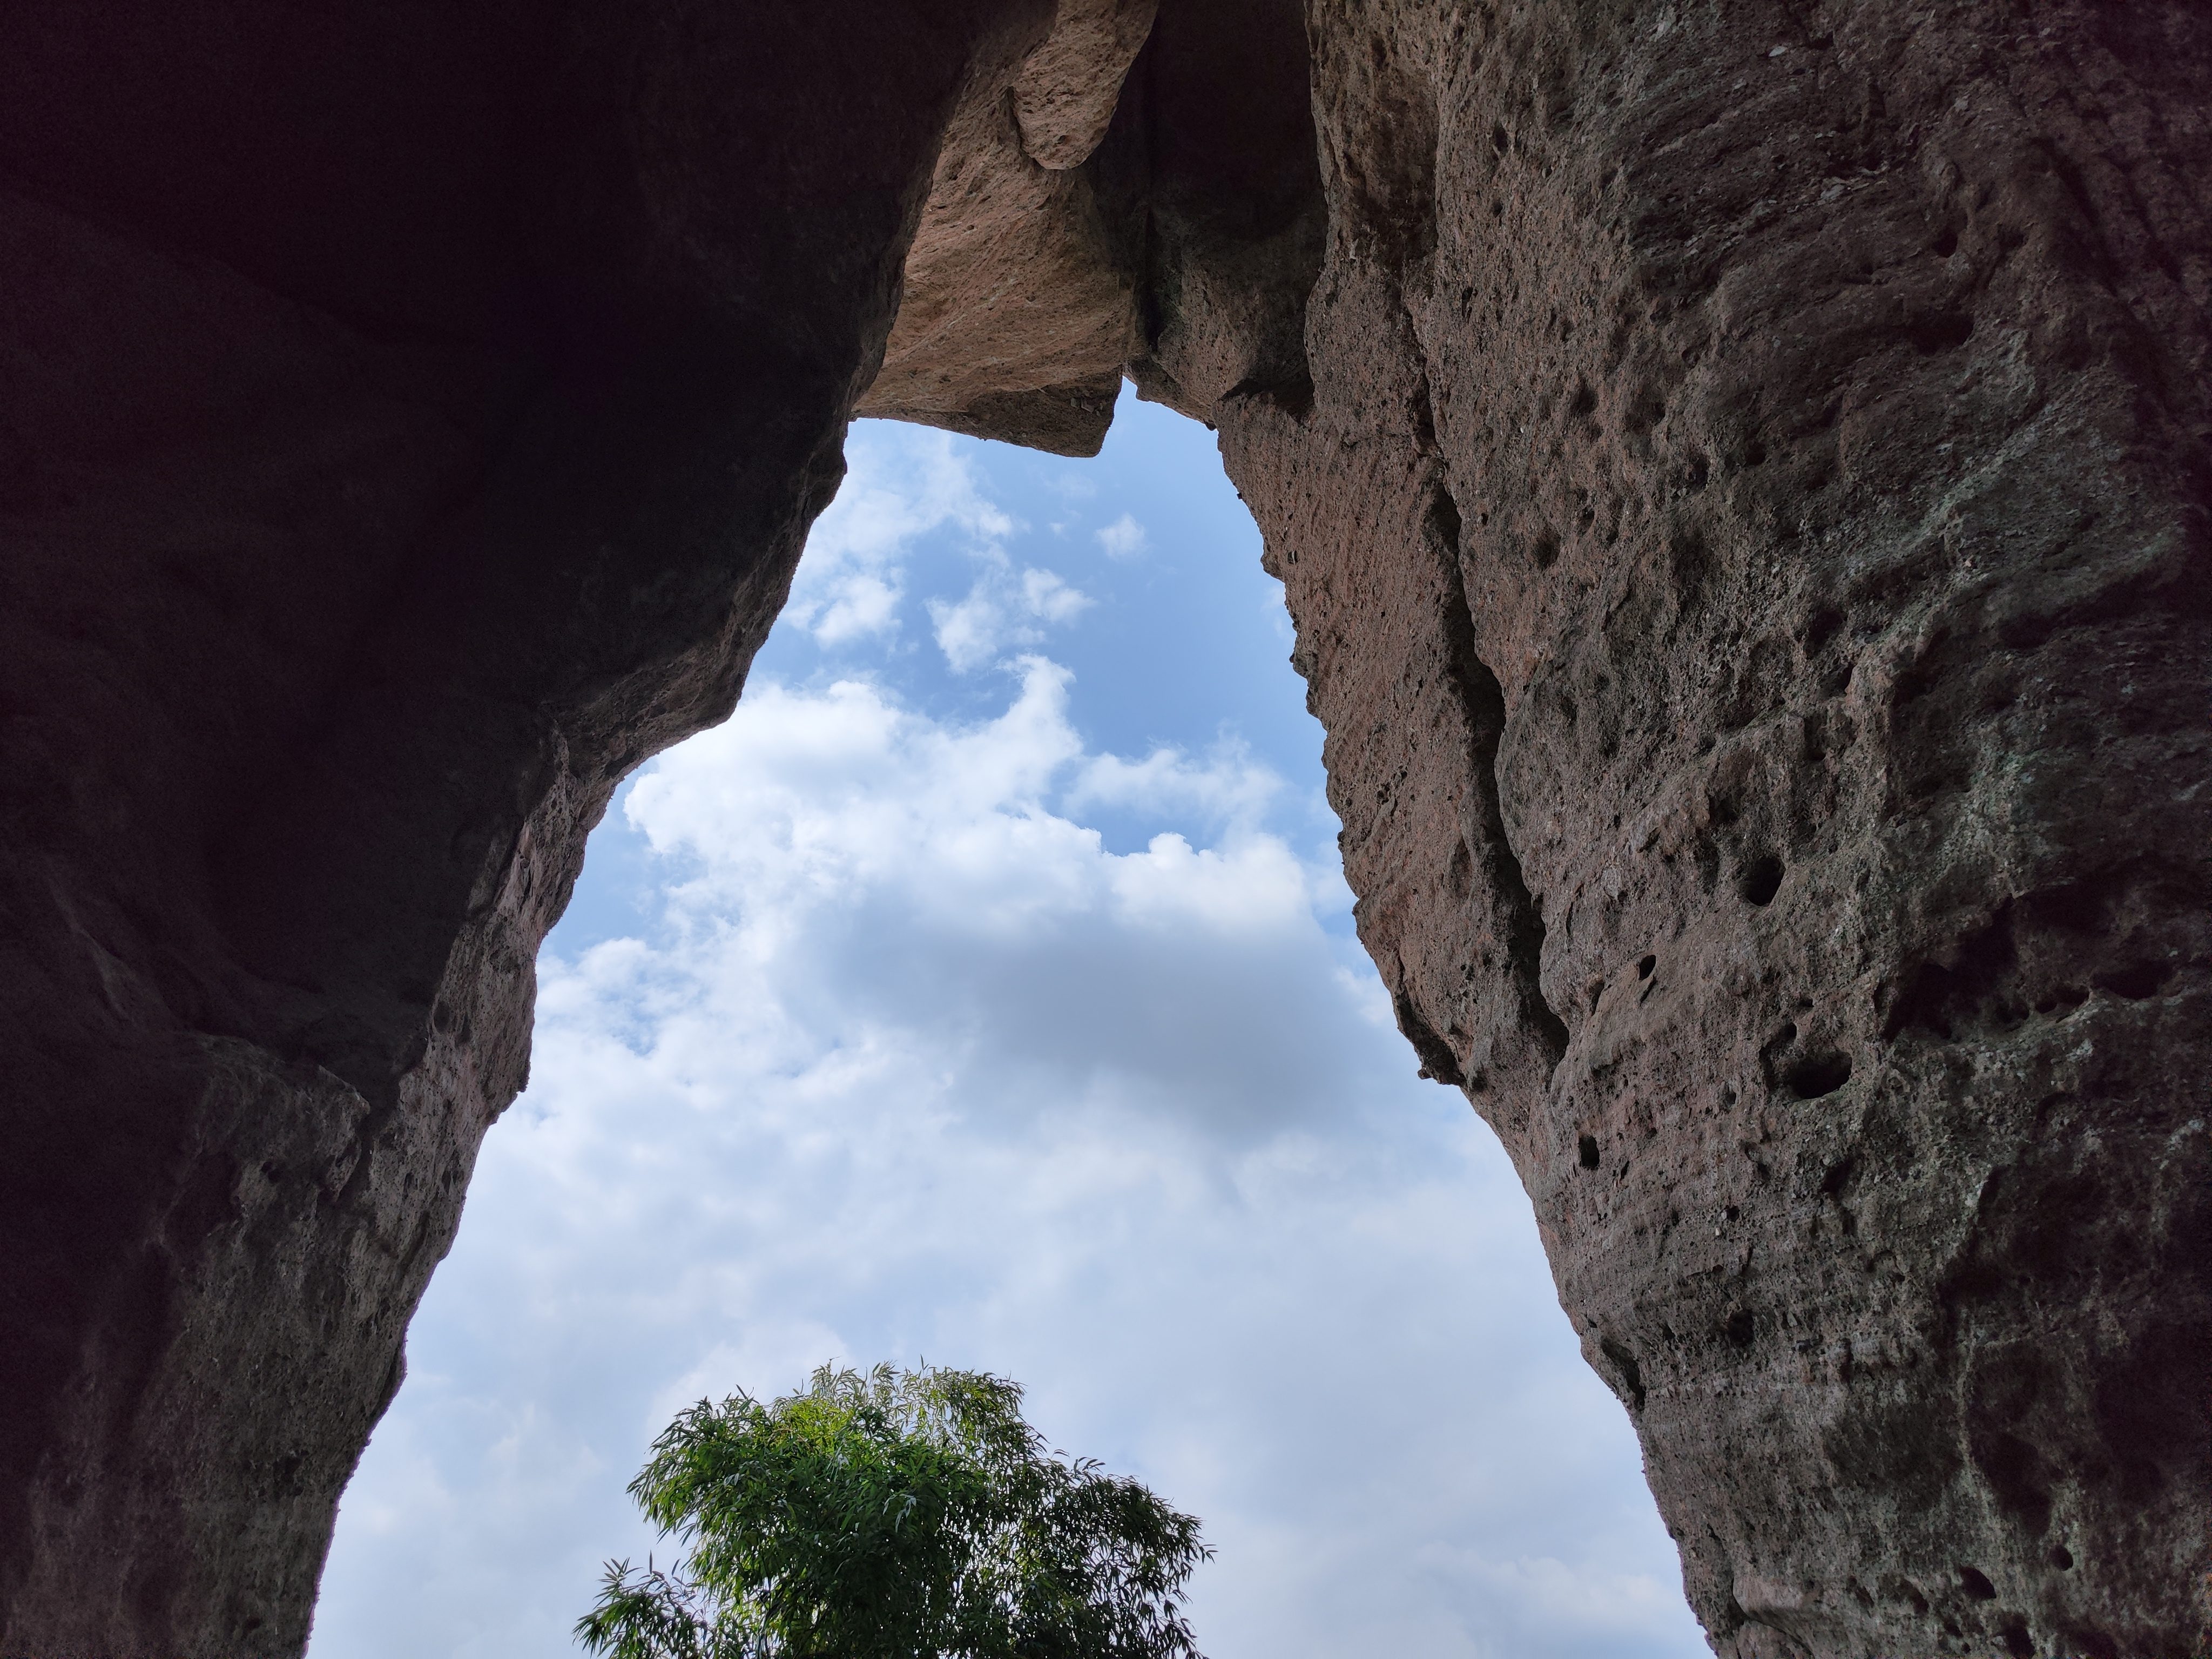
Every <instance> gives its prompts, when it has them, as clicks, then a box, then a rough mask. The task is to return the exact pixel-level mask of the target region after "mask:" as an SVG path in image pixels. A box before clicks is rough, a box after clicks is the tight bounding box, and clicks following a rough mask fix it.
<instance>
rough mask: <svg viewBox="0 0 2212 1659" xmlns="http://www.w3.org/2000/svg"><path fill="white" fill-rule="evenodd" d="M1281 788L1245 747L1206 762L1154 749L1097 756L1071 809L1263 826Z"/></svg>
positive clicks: (1228, 748) (1079, 782)
mask: <svg viewBox="0 0 2212 1659" xmlns="http://www.w3.org/2000/svg"><path fill="white" fill-rule="evenodd" d="M1282 788H1283V781H1282V780H1281V779H1280V778H1279V777H1278V776H1276V775H1275V774H1274V772H1273V770H1272V769H1269V768H1267V767H1266V766H1263V765H1261V763H1258V762H1256V761H1255V760H1254V759H1252V757H1251V755H1250V753H1249V750H1247V749H1246V748H1245V747H1244V745H1243V744H1239V743H1226V744H1223V745H1221V747H1220V748H1219V749H1218V750H1217V751H1216V752H1215V753H1214V755H1213V756H1212V757H1210V758H1209V759H1208V760H1206V761H1204V762H1200V761H1194V760H1193V759H1192V758H1191V757H1189V756H1188V755H1187V754H1185V753H1184V752H1183V751H1182V750H1180V749H1174V748H1160V749H1155V750H1152V753H1151V754H1149V755H1147V756H1146V757H1145V758H1144V759H1142V760H1140V761H1128V760H1124V759H1122V758H1121V757H1120V756H1119V755H1094V756H1092V757H1090V758H1089V759H1088V760H1086V761H1085V763H1084V764H1083V767H1082V769H1081V770H1080V772H1079V774H1078V775H1077V776H1076V778H1075V781H1074V782H1073V786H1072V787H1070V788H1069V790H1068V793H1067V803H1066V804H1067V806H1068V808H1069V810H1071V811H1079V812H1080V811H1086V810H1088V809H1090V808H1092V807H1099V806H1103V807H1108V808H1110V809H1117V810H1120V811H1137V812H1146V813H1154V814H1182V815H1188V816H1191V817H1195V818H1196V819H1197V820H1198V821H1199V822H1200V823H1206V824H1210V825H1231V824H1234V825H1238V826H1246V825H1250V824H1254V823H1258V822H1259V821H1260V819H1261V817H1262V815H1263V814H1265V812H1266V811H1267V808H1268V807H1269V806H1270V805H1273V803H1274V801H1275V800H1276V799H1278V798H1279V796H1280V795H1281V793H1282ZM1328 873H1332V874H1333V873H1334V872H1328Z"/></svg>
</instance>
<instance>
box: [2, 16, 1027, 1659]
mask: <svg viewBox="0 0 2212 1659" xmlns="http://www.w3.org/2000/svg"><path fill="white" fill-rule="evenodd" d="M1049 20H1050V8H1049V5H1048V4H1013V3H1007V4H1001V3H995V0H993V3H983V0H978V3H975V4H972V5H963V4H947V3H944V0H930V3H927V4H921V3H917V4H914V5H910V6H908V5H901V4H896V3H887V0H872V3H865V4H862V3H837V0H817V3H810V4H809V5H807V6H804V7H796V8H775V9H763V10H760V11H759V12H758V13H757V15H754V14H750V13H747V14H744V15H740V13H739V11H738V9H732V8H730V7H726V6H719V5H704V4H700V5H693V4H689V3H664V4H645V5H639V6H629V7H622V8H614V7H606V8H599V7H580V8H573V9H571V8H561V7H552V8H544V7H536V6H525V5H521V4H519V3H518V4H496V3H493V4H475V5H456V4H451V3H447V0H441V3H439V4H436V5H429V4H422V5H410V4H401V5H391V4H385V3H379V4H375V5H367V4H363V5H353V6H345V5H339V6H331V7H324V8H319V9H313V12H312V15H311V14H309V13H302V12H300V11H299V10H298V9H296V8H293V7H289V6H283V5H278V4H276V3H247V4H245V5H242V6H241V5H238V4H230V3H226V4H222V5H215V4H198V3H192V0H162V3H161V4H158V5H156V4H150V3H149V4H143V5H140V4H135V3H128V0H125V3H118V4H114V5H102V6H98V7H89V6H78V5H54V6H23V7H15V8H12V9H9V11H8V12H7V14H6V15H5V19H4V21H0V186H4V192H5V193H4V196H0V296H4V299H0V1048H4V1050H5V1052H6V1054H7V1055H8V1065H7V1066H6V1068H5V1077H4V1080H0V1091H4V1097H3V1099H4V1113H5V1124H6V1135H5V1152H4V1155H0V1261H5V1262H6V1263H7V1264H8V1267H7V1272H6V1273H5V1274H4V1275H0V1332H4V1338H0V1654H6V1655H9V1656H11V1659H12V1656H31V1659H64V1656H82V1659H182V1656H190V1659H202V1656H205V1659H241V1656H258V1655H271V1656H274V1655H292V1654H297V1653H298V1652H299V1651H300V1650H301V1645H302V1644H303V1643H304V1641H305V1639H306V1635H307V1624H308V1619H309V1614H310V1611H311V1609H312V1607H313V1591H314V1584H315V1579H316V1576H317V1574H318V1572H319V1569H320V1565H321V1561H322V1557H323V1553H324V1551H325V1547H326V1546H327V1543H328V1540H329V1536H330V1528H331V1517H332V1514H333V1510H334V1508H335V1505H336V1503H337V1496H338V1492H339V1490H340V1488H341V1487H342V1486H343V1483H344V1481H345V1480H346V1477H347V1475H348V1474H349V1472H350V1471H351V1469H352V1467H353V1464H354V1462H355V1460H356V1458H357V1456H358V1455H359V1453H360V1450H361V1448H362V1443H363V1442H364V1440H365V1439H366V1437H367V1435H368V1430H369V1428H370V1426H371V1425H372V1424H373V1423H374V1420H375V1419H376V1417H377V1415H378V1414H379V1413H380V1412H381V1411H382V1409H383V1407H384V1406H385V1405H386V1402H387V1401H388V1400H389V1399H390V1397H391V1395H392V1390H393V1389H395V1388H396V1387H397V1386H398V1382H399V1379H400V1376H401V1374H402V1359H401V1341H402V1336H403V1333H404V1327H405V1324H406V1322H407V1319H408V1317H409V1316H410V1313H411V1312H412V1311H413V1309H414V1306H415V1304H416V1300H417V1298H418V1297H420V1295H421V1292H422V1288H423V1285H425V1283H426V1282H427V1280H428V1276H429V1273H430V1271H431V1269H432V1267H434V1266H435V1263H436V1261H438V1259H439V1258H440V1257H441V1255H443V1254H444V1253H445V1250H446V1248H447V1244H448V1243H449V1242H450V1241H451V1239H452V1237H453V1228H454V1225H455V1224H456V1222H457V1220H458V1218H459V1211H460V1203H461V1197H462V1192H463V1189H464V1188H465V1184H466V1182H467V1179H468V1176H469V1171H470V1169H471V1164H472V1162H473V1159H474V1156H475V1152H476V1148H477V1144H478V1141H479V1139H480V1138H481V1137H482V1135H483V1132H484V1130H485V1129H486V1127H488V1126H489V1124H490V1122H491V1121H492V1120H493V1119H494V1118H495V1116H496V1115H497V1114H498V1113H499V1111H500V1110H501V1109H502V1108H503V1107H504V1106H505V1105H506V1103H507V1101H508V1100H509V1099H510V1098H512V1097H513V1094H514V1092H515V1091H516V1090H517V1089H518V1087H519V1086H520V1084H521V1082H522V1080H523V1078H524V1074H525V1070H526V1055H527V1045H528V1035H529V1028H530V1002H531V994H532V957H533V956H534V954H535V952H536V949H537V945H538V939H540V937H541V936H542V935H543V933H544V931H545V929H546V928H547V927H549V926H550V924H551V922H552V921H553V920H554V918H555V917H556V915H558V914H559V911H560V909H561V907H562V904H563V903H564V902H565V901H566V898H567V895H568V890H569V886H570V884H571V883H572V882H573V880H574V877H575V874H576V871H577V869H578V866H579V863H580V858H581V855H582V848H583V838H584V836H585V834H586V832H587V831H588V829H590V827H591V825H592V823H593V822H595V821H596V819H597V818H598V817H599V813H600V811H602V810H603V808H604V807H605V803H606V801H607V799H608V797H609V795H610V793H611V791H612V790H613V788H614V787H615V784H616V783H617V781H619V779H620V778H621V776H622V775H623V773H624V772H626V771H627V770H629V769H630V768H632V767H634V766H635V764H636V763H638V762H639V761H641V759H643V758H644V757H646V756H647V754H649V753H651V752H652V751H653V750H654V749H656V748H658V747H659V746H660V745H662V744H666V743H668V742H671V741H672V740H674V739H675V738H678V737H680V736H682V735H683V734H684V733H685V732H690V731H692V730H695V729H696V728H697V727H699V726H703V725H705V724H708V723H709V722H711V721H713V720H716V719H719V718H720V717H721V716H722V715H724V714H726V713H727V711H728V709H729V708H730V707H731V704H732V702H733V701H734V699H735V697H736V696H737V693H738V686H739V684H740V683H741V682H742V680H743V678H744V671H745V668H746V665H747V664H748V662H749V661H750V658H751V656H752V653H753V652H754V650H755V649H756V647H757V646H758V644H759V642H760V641H761V639H762V637H763V635H764V634H765V632H766V630H767V629H768V626H769V622H770V621H771V620H772V618H773V617H774V616H775V611H776V609H777V607H778V605H780V604H781V600H782V598H783V595H784V593H785V592H786V590H787V586H788V582H789V579H790V574H791V569H792V567H793V562H794V560H795V559H796V557H797V555H798V550H799V543H800V540H801V538H802V536H803V534H804V531H805V526H806V524H807V522H808V521H809V520H810V519H811V516H812V515H813V513H816V512H817V511H819V509H820V508H821V507H822V506H823V504H824V503H825V502H826V501H827V500H828V498H829V495H830V493H831V491H832V490H833V489H834V488H835V485H836V479H837V477H838V476H839V472H840V470H841V464H840V460H839V456H838V448H839V443H840V440H841V437H842V428H843V424H844V421H845V418H846V415H847V412H848V410H849V408H850V406H851V404H852V401H853V399H854V397H855V395H856V394H857V392H858V391H859V390H860V388H861V387H863V386H865V385H866V383H867V380H869V378H870V377H871V376H872V374H873V372H874V369H875V367H876V362H877V361H878V357H879V356H880V353H881V350H882V347H883V342H884V337H885V336H886V333H887V331H888V330H889V327H890V322H891V319H892V316H893V313H894V310H895V308H896V295H897V286H898V276H899V264H900V260H901V258H902V251H903V248H904V246H905V243H906V240H908V237H909V236H910V234H911V232H912V229H913V226H914V223H915V220H916V218H917V217H918V216H919V212H920V209H921V202H922V199H923V197H924V194H925V192H926V190H927V181H928V179H929V176H930V173H931V169H932V167H933V163H934V160H935V155H936V152H937V149H938V147H939V140H940V137H941V135H942V133H943V131H944V128H945V124H946V122H947V120H948V118H949V117H950V114H951V111H952V109H953V108H954V107H955V106H956V105H957V103H958V101H959V100H960V99H961V97H962V95H963V90H964V88H966V86H967V83H968V82H969V81H970V80H971V79H973V78H975V77H976V76H990V77H994V78H995V79H996V80H997V81H998V82H999V83H1000V84H1005V83H1006V81H1007V80H1008V79H1009V78H1010V77H1011V76H1012V73H1013V71H1014V70H1015V68H1016V67H1017V66H1018V64H1019V62H1020V61H1021V59H1022V57H1023V56H1024V54H1025V53H1026V52H1027V51H1028V50H1029V48H1030V46H1033V45H1034V44H1035V42H1036V40H1037V39H1038V38H1039V36H1041V35H1042V33H1043V31H1044V29H1045V28H1046V27H1047V26H1048V23H1049Z"/></svg>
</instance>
